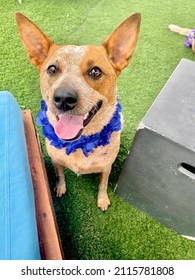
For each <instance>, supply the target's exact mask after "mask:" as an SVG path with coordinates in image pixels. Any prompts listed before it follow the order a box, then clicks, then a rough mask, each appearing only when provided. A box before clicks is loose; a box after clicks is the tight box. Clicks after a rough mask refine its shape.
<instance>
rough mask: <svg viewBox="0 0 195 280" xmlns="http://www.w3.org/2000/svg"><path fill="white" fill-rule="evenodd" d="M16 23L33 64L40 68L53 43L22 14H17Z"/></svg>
mask: <svg viewBox="0 0 195 280" xmlns="http://www.w3.org/2000/svg"><path fill="white" fill-rule="evenodd" d="M16 22H17V26H18V30H19V33H20V36H21V40H22V42H23V44H24V47H25V49H26V52H27V54H28V57H29V59H30V61H31V63H32V64H34V65H36V66H37V67H38V68H40V66H41V64H42V63H43V61H44V60H45V58H46V57H47V55H48V52H49V49H50V47H51V46H52V45H53V41H52V40H51V39H49V38H48V37H47V36H46V35H45V34H44V33H43V32H42V31H41V30H40V29H39V28H38V27H37V26H36V25H35V24H34V23H33V22H32V21H30V20H29V19H28V18H26V17H25V16H24V15H22V14H21V13H16Z"/></svg>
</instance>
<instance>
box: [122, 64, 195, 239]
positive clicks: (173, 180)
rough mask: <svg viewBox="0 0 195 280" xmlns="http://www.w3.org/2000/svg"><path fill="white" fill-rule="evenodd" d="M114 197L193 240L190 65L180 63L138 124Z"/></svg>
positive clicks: (194, 115) (194, 126)
mask: <svg viewBox="0 0 195 280" xmlns="http://www.w3.org/2000/svg"><path fill="white" fill-rule="evenodd" d="M116 193H117V194H118V195H119V196H120V197H121V198H123V199H125V200H127V201H128V202H129V203H131V204H132V205H135V206H136V207H138V208H139V209H141V210H143V211H145V212H146V213H148V214H149V215H151V216H152V217H154V218H155V219H157V220H158V221H160V222H161V223H162V224H164V225H166V226H168V227H170V228H172V229H173V230H175V231H176V232H178V233H179V234H181V235H185V236H188V237H190V238H194V237H195V62H192V61H190V60H187V59H182V60H181V62H180V63H179V65H178V66H177V68H176V69H175V71H174V72H173V74H172V75H171V77H170V79H169V80H168V82H167V83H166V85H165V86H164V88H163V89H162V91H161V93H160V94H159V95H158V97H157V99H156V100H155V102H154V103H153V105H152V106H151V108H150V109H149V111H148V112H147V114H146V115H145V117H144V118H143V120H142V122H141V123H140V125H139V127H138V130H137V133H136V136H135V138H134V141H133V144H132V147H131V151H130V154H129V156H128V158H127V160H126V163H125V165H124V167H123V170H122V172H121V175H120V177H119V181H118V186H117V188H116Z"/></svg>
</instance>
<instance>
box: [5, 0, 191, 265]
mask: <svg viewBox="0 0 195 280" xmlns="http://www.w3.org/2000/svg"><path fill="white" fill-rule="evenodd" d="M194 9H195V2H193V1H191V0H186V1H183V0H172V1H169V0H162V1H155V0H152V1H148V0H137V1H133V0H123V1H116V0H112V1H107V0H102V1H100V0H98V1H96V0H95V1H89V0H87V1H77V0H75V1H67V0H66V1H60V0H51V1H47V0H43V1H39V0H34V1H30V0H28V1H27V0H23V4H22V5H19V4H18V1H17V0H9V1H2V0H1V5H0V19H1V23H0V34H1V35H0V57H1V64H0V90H9V91H11V92H12V93H13V94H14V96H15V97H16V98H17V100H18V102H19V104H20V106H21V108H22V109H24V108H28V109H31V111H32V113H33V116H35V115H36V113H37V112H38V110H39V100H40V98H41V97H40V90H39V76H38V72H37V70H36V69H35V68H34V66H32V65H30V63H29V62H28V60H27V56H26V53H25V51H24V48H23V46H22V44H21V42H20V39H19V35H18V33H17V29H16V24H15V19H14V12H15V11H20V12H22V13H24V14H25V15H26V16H28V17H30V18H31V19H32V20H33V21H34V22H35V23H36V24H37V25H38V26H39V27H40V28H41V29H42V30H44V31H45V33H46V34H47V35H48V36H49V37H51V38H52V39H53V40H54V41H55V42H56V43H58V44H62V43H66V44H78V45H82V44H85V45H86V44H96V45H98V44H100V43H101V42H102V41H103V40H104V39H105V38H106V37H107V35H108V34H109V33H110V32H111V31H112V30H113V29H114V28H115V27H117V26H118V25H119V24H120V23H121V22H122V21H123V20H124V19H125V18H127V17H128V16H129V15H131V14H132V13H134V12H141V14H142V25H141V33H140V38H139V42H138V45H137V48H136V51H135V53H134V56H133V59H132V62H131V64H130V66H129V67H128V68H126V69H125V70H124V71H123V73H122V74H121V77H120V78H119V81H118V89H119V95H120V100H121V103H122V105H123V114H124V118H125V124H124V130H123V133H122V138H121V149H120V152H119V155H118V158H117V160H116V162H115V164H114V166H113V170H112V173H111V176H110V180H109V188H108V192H109V196H110V199H111V203H112V204H111V207H110V208H109V210H108V211H107V212H105V213H103V212H101V211H100V210H99V209H97V208H96V197H97V188H98V175H83V176H79V177H77V175H75V174H73V173H72V172H70V171H68V170H67V171H66V181H67V187H68V191H67V193H66V195H65V196H64V197H62V198H56V197H55V195H54V194H53V188H54V185H55V174H54V169H53V167H52V165H51V161H50V159H49V157H48V156H47V153H46V151H45V148H44V139H43V137H42V136H41V142H42V145H43V148H44V159H45V163H46V168H47V173H48V177H49V182H50V185H51V192H52V196H53V202H54V207H55V211H56V215H57V222H58V226H59V231H60V235H61V239H62V245H63V248H64V253H65V257H66V258H67V259H128V260H129V259H150V260H153V259H195V242H193V241H189V240H187V239H184V238H182V237H181V236H179V235H177V234H176V233H175V232H173V231H172V230H170V229H168V228H166V227H164V226H163V225H161V224H160V223H159V222H157V221H155V220H153V219H152V218H150V217H149V216H147V215H146V214H144V213H143V212H141V211H139V210H138V209H136V208H134V207H132V206H131V205H129V204H127V203H126V202H124V201H122V200H121V199H120V198H119V197H117V195H116V194H115V193H114V192H113V190H114V187H115V184H116V182H117V180H118V176H119V174H120V171H121V168H122V166H123V164H124V160H125V158H126V156H127V153H128V150H129V148H130V145H131V142H132V139H133V137H134V135H135V131H136V128H137V125H138V124H139V122H140V121H141V119H142V117H143V116H144V115H145V113H146V111H147V110H148V108H149V107H150V106H151V104H152V102H153V101H154V99H155V97H156V96H157V95H158V93H159V92H160V90H161V89H162V87H163V86H164V84H165V83H166V81H167V79H168V78H169V76H170V75H171V73H172V72H173V70H174V68H175V67H176V65H177V64H178V63H179V61H180V60H181V58H183V57H185V58H188V59H191V60H194V54H193V53H192V51H191V50H190V49H187V48H185V47H184V46H183V41H184V37H182V36H179V35H177V34H173V33H171V32H170V31H169V30H168V28H167V27H168V25H169V24H170V23H174V24H177V25H180V26H183V27H189V28H190V27H191V28H194V18H193V12H192V11H194ZM159 125H160V124H159ZM38 131H39V132H40V130H39V129H38Z"/></svg>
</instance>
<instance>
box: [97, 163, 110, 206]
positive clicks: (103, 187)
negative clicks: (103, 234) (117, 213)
mask: <svg viewBox="0 0 195 280" xmlns="http://www.w3.org/2000/svg"><path fill="white" fill-rule="evenodd" d="M110 171H111V168H110V169H109V170H108V171H106V172H102V173H100V184H99V190H98V200H97V206H98V207H99V208H100V209H101V210H102V211H106V210H107V209H108V206H109V205H110V200H109V198H108V194H107V187H108V178H109V175H110Z"/></svg>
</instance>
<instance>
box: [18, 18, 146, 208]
mask: <svg viewBox="0 0 195 280" xmlns="http://www.w3.org/2000/svg"><path fill="white" fill-rule="evenodd" d="M16 21H17V25H18V29H19V33H20V36H21V39H22V42H23V44H24V47H25V49H26V51H27V54H28V57H29V59H30V61H31V63H33V64H34V65H35V66H36V67H37V68H38V70H39V72H40V87H41V93H42V97H43V99H44V100H45V101H46V103H47V106H48V111H47V115H48V119H49V121H50V123H51V124H54V123H55V121H56V115H57V114H58V113H59V112H58V111H59V110H58V109H57V108H56V107H55V106H54V103H53V94H54V90H55V89H56V88H59V87H63V88H66V87H71V88H73V89H74V90H75V91H76V92H77V94H78V96H79V99H78V104H77V105H76V107H75V108H74V109H72V110H71V114H74V115H82V116H84V115H85V114H87V113H88V112H89V111H90V110H91V108H92V107H93V106H94V105H95V104H97V102H98V101H99V100H102V101H103V104H102V107H101V109H100V110H99V111H98V113H97V114H96V115H95V116H94V117H93V119H92V120H91V121H90V122H89V124H88V125H87V126H86V127H84V129H83V134H84V135H91V134H94V133H97V132H100V131H101V130H102V128H103V127H104V126H105V125H106V124H107V123H108V122H109V121H110V119H111V118H112V116H113V114H114V111H115V108H116V96H117V87H116V81H117V77H118V76H119V74H120V72H121V71H122V69H123V68H125V67H126V66H127V65H128V64H129V61H130V60H131V57H132V54H133V51H134V49H135V46H136V43H137V40H138V35H139V28H140V21H141V17H140V14H138V13H137V14H134V15H132V16H131V17H129V18H128V19H127V20H125V21H124V22H123V23H122V24H121V25H120V26H119V27H118V28H117V29H116V30H115V31H114V32H113V33H112V34H111V35H110V36H109V37H108V38H107V39H106V40H105V41H104V42H103V43H102V45H101V46H93V45H87V46H70V45H64V46H57V45H56V44H54V42H53V41H52V40H51V39H49V38H48V37H47V36H46V35H45V34H44V33H43V32H42V31H41V30H40V29H39V28H38V27H37V26H36V25H35V24H34V23H32V22H31V21H30V20H29V19H27V18H26V17H25V16H23V15H22V14H20V13H16ZM52 64H57V65H58V68H59V69H60V71H58V73H57V74H56V75H55V76H54V77H52V78H51V77H50V76H49V75H48V73H47V71H46V70H47V68H48V66H49V65H52ZM94 66H98V67H100V68H101V69H102V70H103V73H104V75H102V76H101V78H100V79H98V80H93V79H91V77H90V76H89V75H88V74H87V73H88V69H89V68H91V67H94ZM119 146H120V131H119V132H113V133H112V136H111V139H110V144H109V145H107V146H104V147H103V146H100V147H97V148H96V149H95V150H94V152H93V153H90V155H89V156H88V157H85V156H84V155H83V152H82V150H81V149H78V150H77V151H76V152H74V153H71V154H70V155H69V156H67V155H66V153H65V148H64V149H61V150H60V149H56V148H55V147H53V146H51V145H50V143H49V141H48V140H46V147H47V151H48V154H49V156H50V157H51V159H52V162H53V164H54V167H55V170H56V174H57V177H58V183H57V185H56V193H57V196H59V197H60V196H62V195H63V194H64V193H65V192H66V184H65V178H64V172H63V167H67V168H69V169H71V170H72V171H74V172H75V173H77V174H89V173H100V184H99V191H98V199H97V206H98V207H99V208H101V209H102V210H103V211H105V210H107V208H108V206H109V205H110V200H109V198H108V195H107V185H108V178H109V174H110V171H111V167H112V164H113V162H114V161H115V159H116V157H117V154H118V151H119Z"/></svg>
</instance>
